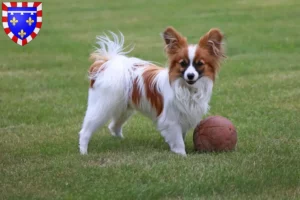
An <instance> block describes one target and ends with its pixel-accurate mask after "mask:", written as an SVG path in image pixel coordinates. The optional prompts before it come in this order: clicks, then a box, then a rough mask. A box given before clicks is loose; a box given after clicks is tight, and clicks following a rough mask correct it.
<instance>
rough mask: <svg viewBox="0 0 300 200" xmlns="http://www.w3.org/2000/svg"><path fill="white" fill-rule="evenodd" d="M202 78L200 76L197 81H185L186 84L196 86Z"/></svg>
mask: <svg viewBox="0 0 300 200" xmlns="http://www.w3.org/2000/svg"><path fill="white" fill-rule="evenodd" d="M200 78H202V76H199V78H197V80H194V81H191V80H185V82H186V83H187V84H189V85H194V84H195V83H196V82H197V81H198V80H199V79H200Z"/></svg>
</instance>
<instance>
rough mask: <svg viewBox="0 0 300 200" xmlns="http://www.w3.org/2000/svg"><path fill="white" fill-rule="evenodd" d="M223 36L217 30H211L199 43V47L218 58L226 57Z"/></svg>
mask: <svg viewBox="0 0 300 200" xmlns="http://www.w3.org/2000/svg"><path fill="white" fill-rule="evenodd" d="M223 38H224V36H223V34H222V33H221V31H220V30H219V29H217V28H213V29H210V31H209V32H208V33H206V34H205V35H204V36H203V37H202V38H201V39H200V41H199V46H200V47H201V48H205V49H207V50H208V52H209V53H210V54H211V55H213V56H216V57H218V58H221V57H226V56H225V54H224V50H223V47H222V41H223Z"/></svg>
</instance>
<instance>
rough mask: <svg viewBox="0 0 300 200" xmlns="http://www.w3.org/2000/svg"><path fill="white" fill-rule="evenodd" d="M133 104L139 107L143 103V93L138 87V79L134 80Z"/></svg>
mask: <svg viewBox="0 0 300 200" xmlns="http://www.w3.org/2000/svg"><path fill="white" fill-rule="evenodd" d="M131 99H132V102H133V103H134V104H135V105H136V106H138V105H139V104H140V101H141V93H140V89H139V86H138V78H136V79H134V81H133V88H132V94H131Z"/></svg>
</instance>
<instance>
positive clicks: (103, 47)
mask: <svg viewBox="0 0 300 200" xmlns="http://www.w3.org/2000/svg"><path fill="white" fill-rule="evenodd" d="M109 33H110V34H111V37H112V38H113V40H111V38H110V37H109V36H108V35H107V34H103V35H101V36H97V44H98V45H99V47H97V48H96V50H95V52H94V53H92V54H91V57H90V59H91V60H93V61H97V60H103V61H107V60H110V59H112V58H113V57H115V56H118V55H126V54H127V53H129V52H131V51H132V50H133V47H131V48H130V49H129V50H126V49H127V47H124V35H123V34H122V33H121V32H120V33H119V35H117V34H116V33H113V32H109Z"/></svg>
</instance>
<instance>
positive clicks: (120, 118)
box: [108, 109, 134, 138]
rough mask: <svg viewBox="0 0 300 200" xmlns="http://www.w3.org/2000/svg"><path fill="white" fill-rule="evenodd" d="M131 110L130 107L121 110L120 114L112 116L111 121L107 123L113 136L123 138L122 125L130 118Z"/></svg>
mask: <svg viewBox="0 0 300 200" xmlns="http://www.w3.org/2000/svg"><path fill="white" fill-rule="evenodd" d="M133 112H134V111H133V110H132V109H128V110H126V111H124V112H122V113H121V114H120V115H115V116H113V118H112V121H111V122H110V124H109V125H108V128H109V130H110V133H111V134H112V135H113V136H116V137H120V138H123V134H122V126H123V124H124V123H125V122H126V121H127V120H128V119H129V118H130V116H131V115H132V114H133Z"/></svg>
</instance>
